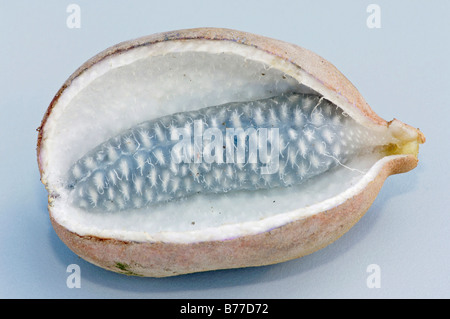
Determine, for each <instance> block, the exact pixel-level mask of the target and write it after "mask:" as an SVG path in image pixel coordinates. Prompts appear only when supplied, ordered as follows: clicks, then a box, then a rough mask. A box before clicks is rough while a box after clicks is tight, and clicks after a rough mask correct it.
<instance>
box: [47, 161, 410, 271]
mask: <svg viewBox="0 0 450 319" xmlns="http://www.w3.org/2000/svg"><path fill="white" fill-rule="evenodd" d="M416 163H417V162H416V161H415V160H412V159H411V158H409V157H404V158H397V159H396V160H394V161H391V162H388V163H387V164H386V165H385V166H384V167H383V168H382V169H381V170H380V172H379V174H378V176H377V177H376V178H375V179H374V180H373V181H372V182H370V183H369V185H368V186H367V187H366V188H365V189H364V190H363V191H362V192H360V193H359V194H355V196H354V197H353V198H351V199H350V200H347V201H346V202H344V203H343V204H341V205H339V206H336V207H334V208H332V209H330V210H327V211H324V212H321V213H318V214H315V215H313V216H311V217H308V218H303V219H300V220H296V221H294V222H291V223H289V224H286V225H284V226H282V227H279V228H275V229H273V230H271V231H268V232H264V233H260V234H257V235H249V236H243V237H238V238H233V239H230V240H220V241H205V242H198V243H193V244H192V243H190V244H178V243H164V242H156V243H141V242H130V241H121V240H115V239H105V238H98V237H92V236H79V235H77V234H75V233H72V232H70V231H68V230H67V229H65V228H64V227H62V226H61V225H59V224H58V223H57V222H56V221H55V220H54V219H53V218H52V219H51V220H52V224H53V227H54V229H55V231H56V233H57V234H58V236H59V237H60V238H61V240H62V241H63V242H64V243H65V244H66V245H67V246H68V247H70V248H71V249H72V250H73V251H74V252H75V253H76V254H77V255H79V256H81V257H83V258H84V259H86V260H87V261H89V262H91V263H93V264H96V265H98V266H100V267H103V268H105V269H108V270H111V271H115V272H120V273H124V274H127V275H137V276H148V277H167V276H174V275H180V274H186V273H193V272H199V271H208V270H215V269H228V268H239V267H252V266H262V265H269V264H274V263H279V262H283V261H287V260H291V259H294V258H299V257H302V256H305V255H308V254H311V253H313V252H315V251H317V250H319V249H321V248H323V247H325V246H327V245H329V244H331V243H332V242H334V241H335V240H336V239H338V238H339V237H341V236H342V235H343V234H344V233H346V232H347V231H348V230H349V229H350V228H351V227H352V226H353V225H354V224H355V223H356V222H357V221H358V220H359V219H360V218H361V217H362V216H363V215H364V213H365V212H366V211H367V210H368V209H369V207H370V205H371V204H372V202H373V201H374V200H375V198H376V196H377V194H378V192H379V191H380V189H381V187H382V185H383V183H384V181H385V180H386V178H387V177H388V176H389V175H392V174H397V173H402V172H404V171H408V170H411V169H413V168H414V167H415V166H416ZM50 213H51V208H50Z"/></svg>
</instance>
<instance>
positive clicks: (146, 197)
mask: <svg viewBox="0 0 450 319" xmlns="http://www.w3.org/2000/svg"><path fill="white" fill-rule="evenodd" d="M230 132H231V133H230ZM233 134H234V135H233ZM239 134H241V135H239ZM242 134H243V135H242ZM180 137H182V139H181V140H180ZM264 137H265V139H264ZM275 138H276V139H275ZM424 142H425V138H424V136H423V134H422V133H421V132H420V131H419V130H418V129H415V128H413V127H411V126H409V125H406V124H404V123H402V122H400V121H398V120H396V119H394V120H392V121H390V122H387V121H385V120H383V119H381V118H380V117H379V116H377V115H376V114H375V113H374V112H373V111H372V110H371V108H370V107H369V106H368V105H367V103H366V102H365V101H364V99H363V97H362V96H361V95H360V94H359V92H358V91H357V90H356V88H355V87H354V86H353V85H352V84H351V83H350V81H349V80H348V79H346V78H345V77H344V76H343V75H342V74H341V73H340V72H339V71H338V70H337V69H336V68H335V67H334V66H333V65H332V64H330V63H329V62H327V61H326V60H324V59H323V58H321V57H319V56H317V55H316V54H314V53H312V52H310V51H308V50H306V49H303V48H300V47H298V46H296V45H293V44H289V43H285V42H281V41H278V40H274V39H269V38H266V37H262V36H258V35H253V34H249V33H245V32H240V31H234V30H226V29H214V28H201V29H189V30H179V31H173V32H167V33H162V34H155V35H151V36H148V37H143V38H139V39H136V40H132V41H128V42H124V43H121V44H118V45H116V46H114V47H112V48H109V49H107V50H105V51H103V52H101V53H100V54H98V55H96V56H95V57H93V58H92V59H90V60H89V61H87V62H86V63H85V64H83V65H82V66H81V67H80V68H79V69H78V70H77V71H76V72H75V73H74V74H73V75H72V76H71V77H70V78H69V79H68V80H67V81H66V83H64V85H63V86H62V88H61V89H60V90H59V92H58V93H57V94H56V96H55V98H54V99H53V101H52V102H51V104H50V106H49V108H48V110H47V113H46V114H45V116H44V119H43V121H42V124H41V127H40V129H39V136H38V147H37V154H38V164H39V169H40V173H41V181H42V182H43V184H44V185H45V186H46V188H47V190H48V193H49V206H48V207H49V212H50V219H51V222H52V224H53V226H54V229H55V231H56V233H57V234H58V235H59V237H60V238H61V239H62V240H63V241H64V243H66V245H67V246H68V247H69V248H70V249H72V250H73V251H74V252H75V253H76V254H78V255H79V256H81V257H83V258H85V259H86V260H88V261H90V262H92V263H94V264H96V265H98V266H100V267H103V268H106V269H109V270H112V271H116V272H120V273H125V274H129V275H140V276H152V277H164V276H172V275H178V274H186V273H192V272H198V271H207V270H214V269H224V268H236V267H249V266H258V265H267V264H272V263H278V262H282V261H285V260H290V259H293V258H297V257H301V256H304V255H306V254H310V253H312V252H314V251H316V250H318V249H320V248H322V247H324V246H326V245H328V244H330V243H331V242H333V241H335V240H336V239H337V238H339V237H340V236H341V235H342V234H344V233H345V232H346V231H347V230H348V229H350V228H351V227H352V226H353V225H354V224H355V223H356V222H357V221H358V220H359V218H361V216H362V215H363V214H364V213H365V212H366V211H367V210H368V208H369V207H370V205H371V204H372V202H373V200H374V199H375V197H376V195H377V194H378V192H379V190H380V188H381V186H382V184H383V182H384V180H385V179H386V178H387V177H388V176H389V175H392V174H397V173H403V172H407V171H409V170H411V169H413V168H414V167H416V165H417V162H418V159H417V155H418V149H419V144H421V143H424ZM252 143H253V144H252ZM240 146H242V148H240ZM252 146H253V147H254V148H252ZM231 151H233V152H231ZM240 151H241V153H239V152H240ZM230 152H231V155H230ZM239 154H240V155H239ZM268 154H270V156H268ZM180 156H181V157H180ZM227 156H229V157H227ZM239 156H241V157H239ZM273 160H275V162H273ZM273 163H275V164H276V165H272V166H271V165H270V164H273ZM268 168H270V169H268Z"/></svg>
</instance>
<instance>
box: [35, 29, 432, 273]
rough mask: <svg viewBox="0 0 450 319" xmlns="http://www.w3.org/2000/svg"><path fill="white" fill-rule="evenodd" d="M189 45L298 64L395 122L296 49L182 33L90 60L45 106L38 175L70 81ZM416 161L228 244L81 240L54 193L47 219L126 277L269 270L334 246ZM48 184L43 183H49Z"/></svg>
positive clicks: (211, 33) (74, 244)
mask: <svg viewBox="0 0 450 319" xmlns="http://www.w3.org/2000/svg"><path fill="white" fill-rule="evenodd" d="M188 39H209V40H211V41H234V42H238V43H241V44H242V45H250V46H253V47H256V48H259V49H261V50H264V51H266V52H268V53H270V54H273V55H276V56H278V57H280V58H282V59H285V60H287V61H289V62H291V63H293V64H294V65H296V66H298V67H299V68H301V69H303V70H304V71H306V72H307V73H309V74H310V75H312V76H313V77H315V78H316V79H318V80H320V82H321V83H322V84H323V85H324V86H325V87H326V88H328V89H329V90H332V91H334V92H337V93H338V94H339V95H341V96H343V97H344V98H345V99H346V100H347V101H348V102H350V103H351V104H352V105H354V107H355V108H358V109H359V110H360V111H361V112H362V113H363V114H364V115H365V116H366V117H368V118H370V119H371V120H372V121H373V122H374V123H376V124H378V125H382V126H388V125H390V123H391V122H387V121H385V120H383V119H381V118H380V117H379V116H378V115H376V114H375V113H374V112H373V111H372V110H371V108H370V107H369V106H368V104H367V103H366V102H365V101H364V99H363V98H362V96H361V95H360V94H359V92H358V91H357V90H356V88H355V87H354V86H353V85H352V84H351V82H350V81H349V80H348V79H346V78H345V77H344V76H343V75H342V74H341V73H340V72H339V71H338V70H337V69H336V68H335V67H334V66H333V65H332V64H330V63H329V62H327V61H326V60H324V59H323V58H321V57H320V56H318V55H316V54H314V53H312V52H311V51H308V50H306V49H303V48H301V47H298V46H296V45H293V44H289V43H285V42H282V41H278V40H274V39H269V38H266V37H262V36H258V35H253V34H249V33H245V32H240V31H234V30H227V29H215V28H201V29H190V30H179V31H173V32H167V33H160V34H155V35H151V36H148V37H143V38H139V39H136V40H132V41H128V42H124V43H120V44H118V45H116V46H114V47H111V48H109V49H107V50H105V51H103V52H102V53H100V54H98V55H97V56H95V57H93V58H92V59H90V60H89V61H87V62H86V63H85V64H84V65H82V66H81V67H80V68H79V69H78V70H77V71H76V72H75V73H74V74H73V75H72V76H71V77H70V78H69V79H68V80H67V81H66V83H65V84H64V85H63V86H62V88H61V89H60V90H59V91H58V93H57V94H56V96H55V98H54V99H53V101H52V102H51V104H50V106H49V107H48V109H47V112H46V114H45V116H44V118H43V120H42V124H41V126H40V128H39V129H38V131H39V135H38V145H37V155H38V165H39V169H40V172H41V176H42V175H43V170H44V169H45V168H44V163H43V159H42V158H41V156H40V149H41V146H42V144H43V143H45V141H44V140H43V132H44V131H45V123H46V121H47V119H48V117H49V115H50V113H51V112H52V109H53V107H54V106H55V105H56V103H57V101H58V98H59V96H60V95H61V93H62V92H63V91H64V90H65V89H66V88H67V87H68V86H70V84H71V82H72V80H73V79H75V78H76V77H78V76H79V75H80V74H82V73H83V72H84V71H85V70H86V69H88V68H89V67H91V66H92V65H93V64H95V63H97V62H99V61H101V60H102V59H104V58H105V57H107V56H110V55H113V54H118V53H120V52H122V51H126V50H129V49H132V48H134V47H137V46H142V45H152V44H153V43H156V42H162V41H172V40H188ZM395 121H397V120H395ZM397 122H399V121H397ZM399 123H400V125H404V126H408V125H406V124H403V123H401V122H399ZM408 127H409V126H408ZM417 134H418V142H419V143H423V142H425V137H424V136H423V134H422V133H421V132H420V131H418V130H417ZM417 162H418V160H417V157H416V156H414V155H407V156H404V157H396V158H393V159H392V160H391V161H389V162H387V163H386V164H385V165H384V166H383V167H382V168H381V169H380V171H379V173H378V175H377V177H376V178H375V179H374V180H373V181H371V182H370V183H369V184H368V185H367V187H366V188H365V189H364V190H362V191H361V192H360V193H358V194H355V195H354V196H353V197H352V198H350V199H348V200H347V201H345V202H344V203H342V204H340V205H339V206H336V207H334V208H332V209H330V210H327V211H324V212H321V213H318V214H315V215H313V216H310V217H307V218H303V219H299V220H295V221H293V222H290V223H288V224H286V225H284V226H281V227H278V228H275V229H272V230H270V231H268V232H264V233H259V234H256V235H247V236H243V237H237V238H230V239H228V240H220V241H219V240H218V241H204V242H198V243H189V244H179V243H165V242H153V243H149V242H132V241H121V240H116V239H113V238H98V237H94V236H80V235H78V234H76V233H73V232H71V231H69V230H67V229H66V228H64V227H63V226H61V225H60V224H58V223H57V222H56V220H55V219H54V218H53V213H52V209H53V208H52V205H51V200H52V194H50V193H49V203H50V204H49V213H50V220H51V222H52V225H53V227H54V229H55V231H56V233H57V234H58V236H59V237H60V238H61V240H62V241H63V242H64V243H65V244H66V245H67V246H68V247H69V248H70V249H71V250H72V251H74V252H75V253H76V254H77V255H79V256H80V257H82V258H84V259H86V260H87V261H89V262H91V263H93V264H95V265H98V266H99V267H102V268H105V269H108V270H111V271H115V272H119V273H124V274H127V275H136V276H149V277H166V276H174V275H180V274H187V273H193V272H200V271H209V270H216V269H227V268H240V267H252V266H261V265H268V264H274V263H279V262H283V261H287V260H291V259H294V258H299V257H302V256H305V255H308V254H311V253H313V252H315V251H317V250H318V249H321V248H323V247H325V246H327V245H329V244H330V243H332V242H334V241H335V240H336V239H338V238H339V237H341V236H342V235H343V234H344V233H345V232H347V231H348V230H349V229H350V228H351V227H352V226H353V225H354V224H355V223H356V222H357V221H358V220H359V219H360V218H361V217H362V216H363V215H364V213H365V212H366V211H367V210H368V209H369V207H370V206H371V204H372V202H373V201H374V199H375V198H376V196H377V194H378V192H379V191H380V189H381V187H382V185H383V183H384V181H385V179H386V178H387V177H388V176H390V175H392V174H397V173H403V172H407V171H409V170H411V169H413V168H414V167H416V165H417ZM43 183H44V184H45V181H43ZM46 186H47V185H46Z"/></svg>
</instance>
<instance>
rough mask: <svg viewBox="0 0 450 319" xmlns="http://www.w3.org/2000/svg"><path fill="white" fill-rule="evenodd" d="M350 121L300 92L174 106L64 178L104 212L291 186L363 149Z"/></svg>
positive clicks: (360, 131)
mask: <svg viewBox="0 0 450 319" xmlns="http://www.w3.org/2000/svg"><path fill="white" fill-rule="evenodd" d="M353 122H354V121H353V120H352V119H350V118H349V117H348V116H346V114H345V113H343V112H342V110H341V109H340V108H338V107H336V106H335V105H334V104H332V103H330V102H329V101H327V100H325V99H323V98H320V97H318V96H315V95H309V94H297V93H289V94H282V95H279V96H276V97H272V98H268V99H264V100H256V101H249V102H233V103H228V104H224V105H219V106H210V107H206V108H203V109H200V110H196V111H189V112H183V113H177V114H173V115H169V116H165V117H161V118H159V119H156V120H151V121H147V122H144V123H141V124H139V125H137V126H135V127H133V128H130V129H129V130H127V131H125V132H123V133H122V134H120V135H118V136H116V137H114V138H111V139H109V140H107V141H106V142H104V143H102V144H101V145H99V146H97V147H96V148H94V149H93V150H91V151H90V152H88V153H87V154H86V155H85V156H83V157H82V158H81V159H79V160H78V161H77V162H76V163H75V164H74V165H73V166H72V167H71V169H70V172H69V176H70V177H69V182H68V185H69V187H70V188H72V189H73V192H74V193H73V194H74V196H73V198H74V201H75V203H76V204H77V205H78V206H79V207H82V208H85V209H88V210H96V209H102V210H108V211H116V210H126V209H134V208H141V207H144V206H148V205H152V204H156V203H161V202H164V201H171V200H175V199H178V198H184V197H187V196H189V195H192V194H196V193H199V192H202V193H207V192H213V193H223V192H229V191H236V190H257V189H262V188H273V187H288V186H290V185H294V184H299V183H302V182H303V181H305V180H307V179H309V178H311V177H314V176H316V175H319V174H322V173H324V172H325V171H327V170H329V169H331V168H332V167H334V166H336V165H338V164H343V163H345V162H347V161H348V160H349V158H351V157H352V156H353V155H354V154H356V153H358V152H359V151H361V149H363V148H364V141H367V140H368V139H370V138H371V136H370V133H369V132H368V131H367V130H365V129H364V128H363V127H361V126H358V125H356V123H353ZM200 133H201V134H200ZM263 133H264V134H263ZM213 146H214V147H213Z"/></svg>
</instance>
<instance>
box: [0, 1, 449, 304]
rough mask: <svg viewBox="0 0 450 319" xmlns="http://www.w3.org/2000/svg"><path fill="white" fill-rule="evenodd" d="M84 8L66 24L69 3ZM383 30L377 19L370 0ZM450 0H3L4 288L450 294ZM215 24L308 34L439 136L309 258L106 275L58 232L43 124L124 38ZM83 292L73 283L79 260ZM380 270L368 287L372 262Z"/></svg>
mask: <svg viewBox="0 0 450 319" xmlns="http://www.w3.org/2000/svg"><path fill="white" fill-rule="evenodd" d="M72 2H73V3H77V4H79V5H80V7H81V29H68V28H67V26H66V18H67V15H68V14H67V13H66V7H67V5H68V4H70V3H72ZM373 2H374V3H377V4H379V5H380V6H381V10H382V12H381V18H382V20H381V23H382V28H381V29H369V28H367V26H366V18H367V16H368V13H367V12H366V8H367V6H368V5H369V4H370V3H373ZM449 16H450V2H449V1H447V0H442V1H438V0H433V1H425V0H421V1H398V0H397V1H380V0H379V1H362V0H361V1H334V0H330V1H300V0H297V1H283V0H277V1H262V0H258V1H248V0H246V1H243V0H238V1H236V0H226V1H211V0H209V1H199V0H197V1H192V0H190V1H173V0H164V1H81V0H79V1H60V0H59V1H9V0H8V1H6V0H1V1H0V137H1V142H0V177H1V181H0V258H1V260H0V297H2V298H81V297H85V298H449V297H450V267H449V262H450V248H449V247H450V246H449V245H450V244H449V243H450V235H449V231H450V227H449V226H450V223H449V209H450V208H449V207H450V200H449V196H448V195H449V191H448V189H449V188H448V183H449V181H450V179H449V177H450V176H449V173H448V165H449V164H448V163H449V155H450V153H449V140H450V136H449V128H448V126H449V120H450V116H449V115H450V111H449V106H450V93H449V91H450V88H449V84H450V77H449V74H450V64H449V57H450V46H449V31H450V22H449V21H450V18H449ZM202 26H214V27H227V28H233V29H238V30H243V31H249V32H253V33H257V34H261V35H266V36H269V37H273V38H277V39H281V40H285V41H288V42H292V43H296V44H298V45H301V46H304V47H306V48H308V49H311V50H313V51H315V52H316V53H318V54H320V55H322V56H323V57H325V58H326V59H328V60H329V61H331V62H332V63H334V64H335V65H336V66H337V67H338V68H339V69H340V70H341V71H342V72H343V73H344V74H345V75H346V76H347V77H348V78H349V79H350V80H351V81H352V82H353V83H354V84H355V85H356V86H357V87H358V88H359V90H360V91H361V93H362V94H363V95H364V97H365V98H366V100H367V101H368V102H369V103H370V104H371V105H372V107H373V109H375V111H376V112H377V113H378V114H379V115H380V116H382V117H383V118H385V119H387V120H390V119H392V118H394V117H396V118H398V119H400V120H402V121H404V122H406V123H408V124H411V125H413V126H416V127H420V129H421V130H422V131H423V132H424V133H425V134H426V136H427V139H428V140H427V143H426V144H425V145H423V146H422V148H421V153H420V164H419V167H418V168H417V169H415V170H413V171H411V172H410V173H407V174H403V175H397V176H392V177H390V178H389V179H388V180H387V181H386V183H385V185H384V187H383V189H382V190H381V193H380V194H379V196H378V198H377V199H376V201H375V203H374V204H373V206H372V207H371V208H370V210H369V212H368V213H367V214H366V215H365V216H364V217H363V218H362V220H361V221H360V222H359V223H358V224H357V225H356V226H355V227H354V228H352V229H351V230H350V231H349V232H348V233H347V234H345V235H344V236H343V237H342V238H341V239H340V240H339V241H337V242H335V243H334V244H332V245H330V246H328V247H326V248H324V249H322V250H321V251H319V252H317V253H315V254H313V255H310V256H307V257H304V258H302V259H298V260H294V261H290V262H286V263H283V264H279V265H274V266H267V267H261V268H254V269H238V270H226V271H217V272H210V273H201V274H194V275H187V276H181V277H173V278H166V279H151V278H135V277H126V276H123V275H118V274H115V273H111V272H107V271H105V270H102V269H100V268H97V267H95V266H92V265H91V264H88V263H87V262H85V261H83V260H81V259H80V258H79V257H77V256H76V255H74V254H73V253H72V252H71V251H70V250H69V249H68V248H67V247H66V246H65V245H64V244H63V243H62V242H61V241H60V240H59V238H58V237H57V236H56V234H55V233H54V232H53V229H52V227H51V225H50V222H49V219H48V214H47V208H46V203H47V199H46V196H47V193H46V191H45V189H44V187H43V185H42V184H41V183H40V181H39V172H38V168H37V162H36V154H35V148H36V146H35V145H36V138H37V132H36V128H37V127H38V126H39V125H40V121H41V119H42V116H43V114H44V112H45V110H46V108H47V106H48V104H49V103H50V101H51V100H52V98H53V96H54V94H55V93H56V92H57V90H58V89H59V88H60V86H61V85H62V83H63V82H64V81H65V80H66V78H67V77H69V75H70V74H71V73H72V72H73V71H74V70H75V69H76V68H77V67H78V66H80V65H81V64H82V63H83V62H84V61H86V60H87V59H88V58H90V57H92V56H93V55H95V54H96V53H98V52H99V51H102V50H103V49H105V48H107V47H109V46H111V45H114V44H116V43H118V42H121V41H125V40H128V39H132V38H136V37H139V36H143V35H147V34H152V33H156V32H162V31H169V30H175V29H181V28H191V27H202ZM72 263H75V264H78V265H79V266H80V267H81V288H80V289H76V288H74V289H69V288H67V286H66V278H67V276H68V273H67V272H66V267H67V266H68V265H69V264H72ZM370 264H377V265H379V266H380V269H381V288H378V289H369V288H368V287H367V285H366V279H367V276H368V275H369V273H367V272H366V268H367V266H368V265H370Z"/></svg>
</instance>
